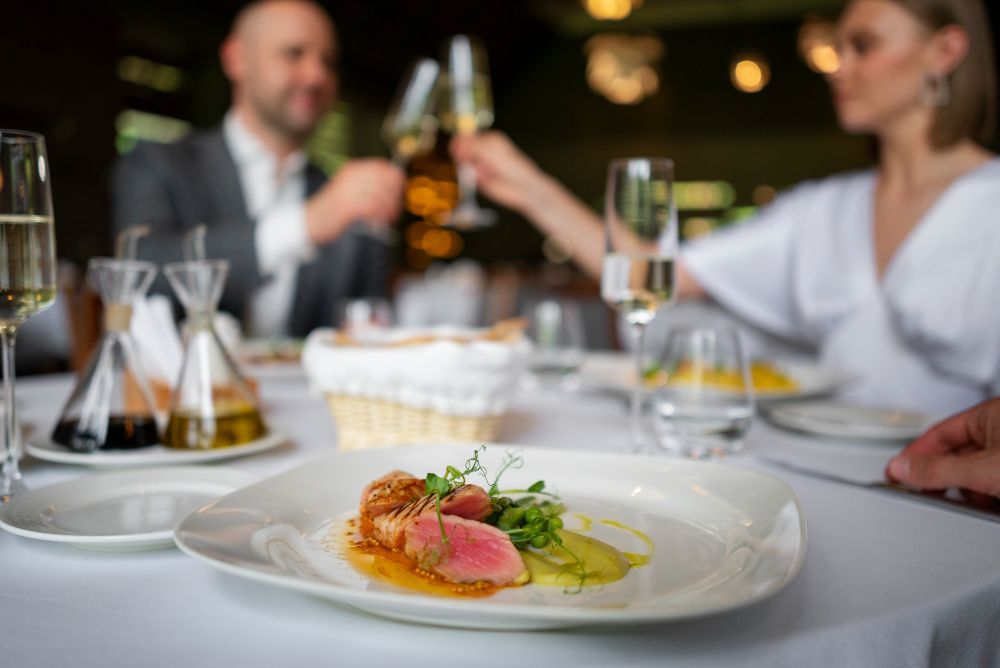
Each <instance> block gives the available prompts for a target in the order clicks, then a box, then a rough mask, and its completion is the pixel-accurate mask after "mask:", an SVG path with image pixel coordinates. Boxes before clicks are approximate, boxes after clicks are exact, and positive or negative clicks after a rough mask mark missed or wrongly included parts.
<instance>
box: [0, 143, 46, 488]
mask: <svg viewBox="0 0 1000 668" xmlns="http://www.w3.org/2000/svg"><path fill="white" fill-rule="evenodd" d="M50 178H51V173H50V171H49V163H48V157H47V156H46V153H45V139H44V138H43V137H42V136H41V135H38V134H34V133H32V132H21V131H19V130H0V341H2V350H3V405H4V409H5V411H4V419H3V430H2V434H0V444H2V445H0V457H2V461H0V500H3V501H6V500H7V499H9V498H10V496H11V494H12V492H13V488H14V486H15V485H17V484H18V483H19V481H20V479H21V473H20V470H19V469H18V461H17V460H18V456H19V454H20V447H19V446H20V444H19V443H18V442H17V441H18V436H17V434H18V429H17V415H16V413H15V411H14V341H15V339H16V337H17V328H18V327H19V326H20V325H21V323H23V322H24V321H25V319H27V318H28V317H29V316H31V315H32V314H34V313H38V312H39V311H41V310H43V309H45V308H47V307H48V306H49V305H51V304H52V302H53V301H55V298H56V257H55V253H56V244H55V234H54V231H53V222H52V220H53V219H52V191H51V188H50V187H49V181H50Z"/></svg>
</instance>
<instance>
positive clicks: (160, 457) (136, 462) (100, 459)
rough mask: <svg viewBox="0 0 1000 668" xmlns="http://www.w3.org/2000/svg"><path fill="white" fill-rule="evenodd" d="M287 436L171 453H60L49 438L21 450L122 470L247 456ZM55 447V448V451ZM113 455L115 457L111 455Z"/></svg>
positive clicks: (161, 449)
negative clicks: (147, 455) (146, 455)
mask: <svg viewBox="0 0 1000 668" xmlns="http://www.w3.org/2000/svg"><path fill="white" fill-rule="evenodd" d="M290 442H291V439H290V438H289V436H288V434H287V433H285V431H283V430H281V429H271V430H269V431H268V433H267V434H265V435H264V436H262V437H261V438H258V439H255V440H253V441H250V442H248V443H240V444H239V445H230V446H227V447H225V448H212V449H209V450H171V449H169V448H167V447H166V446H164V445H162V444H157V445H154V446H152V447H153V448H156V450H155V451H153V452H152V453H150V452H149V451H145V453H144V452H143V451H137V450H120V451H116V450H109V451H98V452H96V453H86V452H73V451H72V450H65V451H64V450H63V446H61V445H59V444H57V443H55V442H53V441H52V439H50V438H47V437H46V438H35V439H29V440H27V441H26V442H25V444H24V450H25V452H26V453H27V454H29V455H31V456H32V457H34V458H35V459H38V460H41V461H44V462H49V463H53V464H71V465H74V466H90V467H93V468H107V469H126V468H137V467H163V466H179V465H184V464H193V465H197V464H199V463H207V462H215V461H221V460H225V459H236V458H238V457H248V456H250V455H255V454H257V453H260V452H267V451H268V450H273V449H274V448H277V447H280V446H282V445H284V444H285V443H290ZM56 448H59V450H57V449H56ZM113 453H117V454H113ZM143 454H155V455H156V456H154V457H144V456H142V455H143Z"/></svg>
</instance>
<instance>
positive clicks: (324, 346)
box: [302, 324, 529, 450]
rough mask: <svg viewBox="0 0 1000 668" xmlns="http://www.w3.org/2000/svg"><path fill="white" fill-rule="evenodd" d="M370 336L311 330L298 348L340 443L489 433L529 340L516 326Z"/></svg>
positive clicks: (360, 445) (475, 437) (350, 446)
mask: <svg viewBox="0 0 1000 668" xmlns="http://www.w3.org/2000/svg"><path fill="white" fill-rule="evenodd" d="M374 336H375V337H376V338H374V339H370V338H366V339H365V340H362V341H358V340H355V339H352V338H349V337H347V336H345V335H344V334H343V333H341V332H337V331H334V330H317V331H316V332H313V334H311V335H310V336H309V339H308V340H307V341H306V347H305V350H304V351H303V356H302V361H303V364H304V365H305V368H306V373H307V374H308V375H309V377H310V380H311V382H312V384H313V387H314V388H316V389H318V390H319V391H320V392H322V393H323V395H324V398H325V399H326V402H327V404H328V406H329V407H330V412H331V413H332V414H333V417H334V420H335V422H336V424H337V442H338V447H339V448H340V449H341V450H361V449H368V448H376V447H384V446H390V445H401V444H405V443H420V442H435V443H450V442H454V443H468V442H469V441H480V442H482V441H489V440H493V439H494V438H495V437H496V435H497V433H498V430H499V426H500V422H501V418H502V417H503V414H504V413H505V412H506V410H507V407H508V405H509V403H510V400H511V398H512V396H513V393H514V390H515V388H516V386H517V378H518V376H519V374H520V373H521V370H522V369H523V363H524V358H525V355H526V353H527V350H528V347H529V344H528V343H527V341H526V340H525V339H524V338H523V336H522V334H521V329H520V328H519V327H517V326H514V325H511V324H503V325H498V326H497V327H494V328H492V329H489V330H459V329H455V328H437V329H434V330H420V331H413V330H406V331H404V330H393V331H388V332H381V333H379V334H378V335H374Z"/></svg>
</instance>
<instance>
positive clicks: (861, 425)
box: [767, 401, 933, 441]
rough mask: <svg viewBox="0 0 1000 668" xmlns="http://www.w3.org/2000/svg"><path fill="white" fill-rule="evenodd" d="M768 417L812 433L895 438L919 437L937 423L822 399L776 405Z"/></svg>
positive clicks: (783, 425)
mask: <svg viewBox="0 0 1000 668" xmlns="http://www.w3.org/2000/svg"><path fill="white" fill-rule="evenodd" d="M767 417H768V418H769V419H770V420H771V421H772V422H774V423H775V424H777V425H780V426H782V427H789V428H791V429H797V430H799V431H806V432H809V433H811V434H820V435H823V436H839V437H843V438H861V439H872V440H894V441H904V440H912V439H914V438H917V437H918V436H920V435H921V434H923V433H924V431H925V430H926V429H927V427H929V426H930V425H931V424H932V422H933V420H932V419H931V418H930V417H928V416H926V415H921V414H919V413H909V412H907V411H897V410H889V409H883V408H868V407H865V406H851V405H849V404H840V403H834V402H822V401H809V402H796V403H783V404H775V405H774V406H771V407H769V408H768V409H767Z"/></svg>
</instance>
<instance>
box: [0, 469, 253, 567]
mask: <svg viewBox="0 0 1000 668" xmlns="http://www.w3.org/2000/svg"><path fill="white" fill-rule="evenodd" d="M255 479H256V478H255V477H254V476H251V475H249V474H246V473H243V472H241V471H234V470H231V469H225V468H218V467H203V466H185V467H161V468H155V469H134V470H129V471H114V472H110V473H100V474H96V475H88V476H85V477H83V478H79V479H76V480H70V481H68V482H63V483H59V484H56V485H50V486H48V487H40V488H37V489H29V490H26V491H24V492H19V493H17V494H15V495H14V497H13V498H12V499H11V500H10V501H8V502H7V503H6V504H4V505H3V506H0V527H2V528H4V529H6V530H7V531H9V532H11V533H14V534H17V535H19V536H24V537H26V538H34V539H37V540H47V541H55V542H60V543H68V544H70V545H75V546H76V547H84V548H89V549H93V550H108V551H119V550H123V551H131V550H149V549H156V548H162V547H172V546H173V530H174V525H176V524H177V521H178V520H180V519H181V518H182V517H184V516H185V515H187V514H188V513H190V512H191V511H193V510H196V509H198V508H200V507H201V506H203V505H205V504H206V503H208V502H209V501H211V500H212V499H215V498H217V497H219V496H222V495H223V494H228V493H229V492H232V491H233V490H235V489H237V488H239V487H242V486H244V485H248V484H250V483H251V482H253V481H254V480H255Z"/></svg>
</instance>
